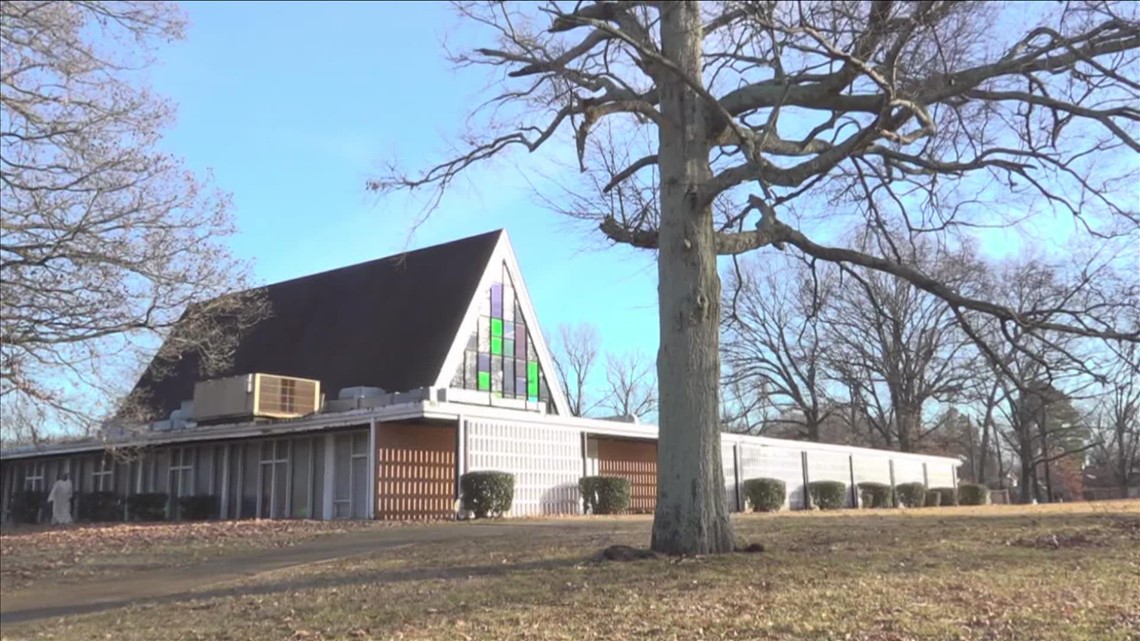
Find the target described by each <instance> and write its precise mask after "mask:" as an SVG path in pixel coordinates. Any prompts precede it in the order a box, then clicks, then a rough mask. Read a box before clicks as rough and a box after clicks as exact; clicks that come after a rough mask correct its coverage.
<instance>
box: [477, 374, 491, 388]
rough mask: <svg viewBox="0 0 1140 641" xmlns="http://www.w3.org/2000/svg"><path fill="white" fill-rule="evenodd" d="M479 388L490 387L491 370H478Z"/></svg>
mask: <svg viewBox="0 0 1140 641" xmlns="http://www.w3.org/2000/svg"><path fill="white" fill-rule="evenodd" d="M479 389H480V390H489V389H491V372H479Z"/></svg>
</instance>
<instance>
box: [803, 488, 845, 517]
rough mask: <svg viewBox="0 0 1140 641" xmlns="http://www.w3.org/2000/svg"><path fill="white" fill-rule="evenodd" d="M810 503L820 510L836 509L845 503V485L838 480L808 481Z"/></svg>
mask: <svg viewBox="0 0 1140 641" xmlns="http://www.w3.org/2000/svg"><path fill="white" fill-rule="evenodd" d="M808 495H809V496H811V504H812V505H814V506H816V507H818V508H819V509H821V510H838V509H840V508H842V507H843V506H844V505H846V504H847V485H846V484H845V483H841V482H839V481H812V482H811V483H808Z"/></svg>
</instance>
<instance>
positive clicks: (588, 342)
mask: <svg viewBox="0 0 1140 641" xmlns="http://www.w3.org/2000/svg"><path fill="white" fill-rule="evenodd" d="M600 344H601V338H600V337H599V335H598V328H597V327H595V326H594V325H591V324H589V323H579V324H577V325H574V326H573V327H571V326H569V325H559V326H558V341H557V342H556V343H555V346H554V350H553V352H554V353H553V354H552V356H553V357H554V372H555V374H557V376H558V382H559V383H560V384H561V385H562V389H563V390H565V392H566V402H567V403H568V404H569V405H570V414H571V415H572V416H586V415H587V414H589V413H590V412H591V411H592V410H594V409H595V408H597V407H598V404H599V403H601V399H598V400H594V401H591V400H590V399H589V395H590V392H589V389H588V387H589V383H590V378H591V376H590V375H591V374H592V373H593V371H594V366H595V365H596V364H597V360H598V348H599V345H600Z"/></svg>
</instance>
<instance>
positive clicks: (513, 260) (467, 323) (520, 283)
mask: <svg viewBox="0 0 1140 641" xmlns="http://www.w3.org/2000/svg"><path fill="white" fill-rule="evenodd" d="M503 265H505V266H506V268H507V273H508V274H510V276H511V283H512V285H513V287H514V292H515V298H516V299H517V300H518V303H519V306H520V307H521V308H522V313H523V320H524V321H526V328H527V331H528V332H529V333H530V336H531V339H533V341H534V351H535V354H536V355H537V356H538V364H539V367H540V368H542V373H543V375H544V376H545V377H546V387H547V389H548V390H550V401H551V402H552V403H553V404H554V408H555V409H556V410H557V412H558V414H559V415H561V416H569V414H570V409H569V408H570V405H569V403H567V401H566V396H565V394H563V392H562V387H561V386H560V385H559V384H558V378H557V377H556V376H554V359H553V358H552V357H551V356H550V350H549V348H547V346H546V339H545V338H544V337H543V334H542V325H541V324H540V323H539V319H538V315H537V314H536V313H535V312H534V304H533V303H531V300H530V293H529V292H528V291H527V288H526V282H524V280H523V276H522V270H521V269H520V268H519V261H518V258H517V257H516V256H515V251H514V249H513V248H512V247H511V241H510V238H509V237H508V236H507V230H505V229H501V230H499V240H498V241H497V242H496V244H495V249H494V250H493V251H492V252H491V256H490V258H488V259H487V264H486V265H484V266H483V275H482V276H481V277H480V278H479V285H478V286H477V289H476V290H475V292H474V293H473V294H472V296H471V300H470V301H469V302H468V303H467V312H466V313H464V314H463V322H462V323H461V324H460V325H459V330H458V331H456V333H455V336H454V337H452V339H451V347H450V348H448V351H447V358H445V359H444V360H443V367H442V368H441V369H440V371H439V375H438V376H436V381H435V385H434V387H438V388H442V389H447V388H449V387H451V380H452V379H453V378H454V377H455V370H456V369H457V368H458V367H459V364H460V363H461V362H463V352H464V350H465V348H466V346H467V341H468V340H469V339H470V338H471V330H472V326H473V325H474V324H475V322H476V321H477V320H478V317H479V297H480V296H483V295H486V293H487V290H488V289H490V288H491V284H492V283H494V282H496V281H497V280H498V279H499V278H500V277H501V276H502V266H503ZM551 377H553V378H551Z"/></svg>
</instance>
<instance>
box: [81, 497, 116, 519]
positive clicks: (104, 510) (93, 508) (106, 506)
mask: <svg viewBox="0 0 1140 641" xmlns="http://www.w3.org/2000/svg"><path fill="white" fill-rule="evenodd" d="M78 503H79V509H78V510H77V511H78V512H79V520H81V521H95V522H106V521H122V520H123V501H122V499H121V498H119V495H118V494H115V493H114V492H87V493H86V494H80V495H79V500H78Z"/></svg>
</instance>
